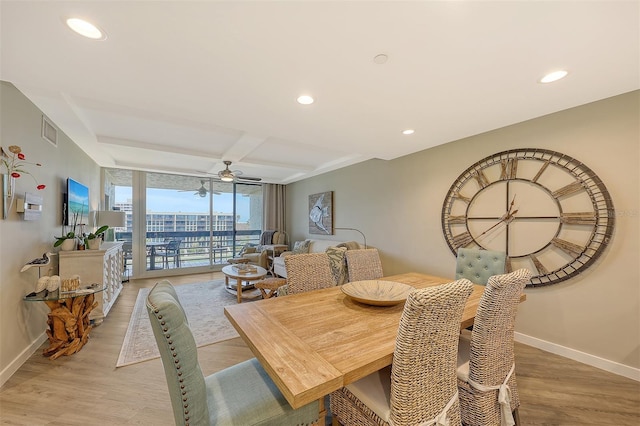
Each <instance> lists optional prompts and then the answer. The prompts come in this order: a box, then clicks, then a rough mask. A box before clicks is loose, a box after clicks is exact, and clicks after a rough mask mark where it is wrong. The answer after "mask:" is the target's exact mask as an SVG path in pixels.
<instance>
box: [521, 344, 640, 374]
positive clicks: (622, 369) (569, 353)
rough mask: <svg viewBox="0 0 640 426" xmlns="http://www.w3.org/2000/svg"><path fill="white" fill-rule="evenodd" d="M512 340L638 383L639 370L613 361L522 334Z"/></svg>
mask: <svg viewBox="0 0 640 426" xmlns="http://www.w3.org/2000/svg"><path fill="white" fill-rule="evenodd" d="M514 340H515V341H516V342H519V343H524V344H525V345H529V346H533V347H534V348H538V349H542V350H543V351H546V352H551V353H552V354H556V355H560V356H563V357H565V358H569V359H572V360H574V361H578V362H581V363H583V364H587V365H590V366H592V367H595V368H599V369H601V370H604V371H608V372H610V373H613V374H617V375H619V376H624V377H627V378H629V379H632V380H635V381H637V382H640V369H638V368H633V367H629V366H628V365H624V364H620V363H617V362H615V361H610V360H608V359H604V358H600V357H598V356H595V355H590V354H588V353H585V352H581V351H578V350H575V349H571V348H567V347H564V346H560V345H557V344H555V343H551V342H547V341H545V340H541V339H538V338H536V337H531V336H527V335H526V334H522V333H515V336H514Z"/></svg>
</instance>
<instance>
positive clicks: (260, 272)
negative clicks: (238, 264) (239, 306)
mask: <svg viewBox="0 0 640 426" xmlns="http://www.w3.org/2000/svg"><path fill="white" fill-rule="evenodd" d="M255 268H256V272H249V273H240V272H239V271H238V270H237V269H235V268H234V265H227V266H225V267H223V268H222V273H223V274H224V285H225V287H227V289H230V290H233V287H231V285H230V284H229V278H233V279H235V280H236V288H235V291H236V295H237V297H238V303H242V289H247V288H253V284H251V282H252V281H259V280H261V279H263V278H264V277H266V276H267V270H266V269H264V268H262V267H260V266H256V267H255ZM243 281H244V282H245V284H243Z"/></svg>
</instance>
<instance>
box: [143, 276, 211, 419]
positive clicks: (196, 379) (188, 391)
mask: <svg viewBox="0 0 640 426" xmlns="http://www.w3.org/2000/svg"><path fill="white" fill-rule="evenodd" d="M147 311H148V313H149V320H150V321H151V328H152V329H153V335H154V336H155V338H156V343H157V344H158V349H159V350H160V356H161V358H162V365H163V366H164V374H165V376H166V379H167V386H168V388H169V395H170V396H171V405H172V408H173V416H174V418H175V422H176V425H189V424H191V425H203V426H207V425H209V409H208V407H207V392H206V387H205V380H204V375H203V374H202V370H201V369H200V364H199V363H198V353H197V350H196V342H195V339H194V338H193V334H192V333H191V329H190V328H189V323H188V322H187V317H186V315H185V312H184V309H183V308H182V305H181V304H180V301H179V300H178V296H177V295H176V292H175V290H174V288H173V286H172V285H171V283H169V282H168V281H166V280H164V281H160V282H158V283H157V284H156V285H155V286H154V287H153V288H152V289H151V291H150V292H149V295H148V296H147Z"/></svg>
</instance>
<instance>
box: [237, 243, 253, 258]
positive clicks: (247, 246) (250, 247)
mask: <svg viewBox="0 0 640 426" xmlns="http://www.w3.org/2000/svg"><path fill="white" fill-rule="evenodd" d="M256 250H257V248H256V245H255V244H252V243H247V244H245V245H244V247H242V250H240V253H238V256H242V255H243V254H249V253H255V252H256Z"/></svg>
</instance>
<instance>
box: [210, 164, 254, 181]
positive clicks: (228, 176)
mask: <svg viewBox="0 0 640 426" xmlns="http://www.w3.org/2000/svg"><path fill="white" fill-rule="evenodd" d="M223 163H224V164H225V166H226V167H225V169H224V170H220V171H219V172H218V177H219V178H220V180H221V181H223V182H233V181H242V180H245V181H253V182H260V181H261V180H262V178H259V177H250V176H242V172H241V171H240V170H229V166H230V165H231V161H229V160H225V161H223Z"/></svg>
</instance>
